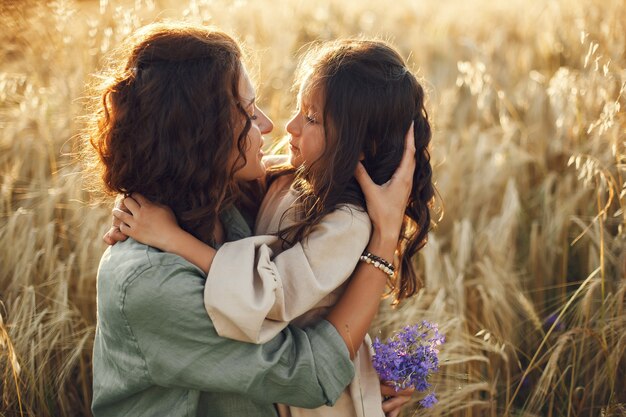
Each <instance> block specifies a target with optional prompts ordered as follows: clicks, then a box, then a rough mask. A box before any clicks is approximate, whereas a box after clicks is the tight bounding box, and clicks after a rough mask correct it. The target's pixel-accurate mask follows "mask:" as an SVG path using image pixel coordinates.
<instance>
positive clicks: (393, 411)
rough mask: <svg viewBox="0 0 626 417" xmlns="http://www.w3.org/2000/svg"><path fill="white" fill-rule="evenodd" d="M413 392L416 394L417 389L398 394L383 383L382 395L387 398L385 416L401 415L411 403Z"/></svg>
mask: <svg viewBox="0 0 626 417" xmlns="http://www.w3.org/2000/svg"><path fill="white" fill-rule="evenodd" d="M413 392H415V389H413V388H407V389H405V390H403V391H398V392H396V390H395V389H393V387H391V386H389V385H386V384H385V383H384V382H381V383H380V393H381V394H382V395H383V398H386V399H385V401H383V412H384V413H385V416H387V417H396V416H397V415H398V414H400V411H402V407H404V406H405V405H406V403H408V402H409V400H410V399H411V395H413Z"/></svg>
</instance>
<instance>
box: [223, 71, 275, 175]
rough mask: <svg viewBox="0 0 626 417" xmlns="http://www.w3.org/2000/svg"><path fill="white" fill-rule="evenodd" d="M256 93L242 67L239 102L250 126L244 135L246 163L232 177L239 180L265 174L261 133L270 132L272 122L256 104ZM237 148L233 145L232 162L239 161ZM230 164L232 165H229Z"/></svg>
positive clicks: (272, 126) (272, 125)
mask: <svg viewBox="0 0 626 417" xmlns="http://www.w3.org/2000/svg"><path fill="white" fill-rule="evenodd" d="M255 98H256V94H255V91H254V86H253V85H252V82H251V81H250V77H249V76H248V72H247V71H246V69H245V68H244V67H242V70H241V76H240V77H239V102H240V104H241V106H242V107H243V109H244V110H245V111H246V112H247V113H248V115H249V116H250V119H251V120H250V121H251V126H250V130H249V131H248V136H247V137H246V148H245V157H246V165H245V166H244V167H243V168H241V169H239V170H238V171H236V172H235V174H234V178H235V179H237V180H241V181H252V180H255V179H258V178H261V177H262V176H263V175H265V165H263V161H261V158H263V150H262V149H261V148H262V147H263V135H264V134H266V133H270V132H271V131H272V129H273V128H274V123H272V121H271V120H270V118H269V117H267V116H266V115H265V113H263V112H262V111H261V110H260V109H259V108H258V107H257V105H256V102H255ZM240 157H241V156H240V154H239V150H238V149H237V148H236V147H235V148H234V149H233V153H232V154H231V160H232V164H235V163H240V162H238V159H240ZM231 166H232V165H231Z"/></svg>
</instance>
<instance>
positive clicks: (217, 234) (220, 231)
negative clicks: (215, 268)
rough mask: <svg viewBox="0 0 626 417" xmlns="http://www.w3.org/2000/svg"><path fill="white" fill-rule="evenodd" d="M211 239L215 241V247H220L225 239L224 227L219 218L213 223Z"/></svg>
mask: <svg viewBox="0 0 626 417" xmlns="http://www.w3.org/2000/svg"><path fill="white" fill-rule="evenodd" d="M213 239H214V240H215V244H217V245H221V244H222V243H224V239H226V231H225V230H224V225H223V224H222V221H221V220H220V219H219V218H218V219H217V220H216V221H215V228H214V229H213Z"/></svg>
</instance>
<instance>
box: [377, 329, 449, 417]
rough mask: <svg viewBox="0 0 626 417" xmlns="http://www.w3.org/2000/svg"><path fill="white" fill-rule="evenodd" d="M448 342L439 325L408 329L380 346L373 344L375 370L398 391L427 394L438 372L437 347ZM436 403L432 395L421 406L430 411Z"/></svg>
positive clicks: (378, 343)
mask: <svg viewBox="0 0 626 417" xmlns="http://www.w3.org/2000/svg"><path fill="white" fill-rule="evenodd" d="M444 342H445V336H444V335H441V334H439V329H438V328H437V325H436V324H432V323H429V322H427V321H423V322H422V323H420V324H416V325H413V326H406V327H404V328H403V329H402V330H401V331H399V332H398V333H396V334H394V335H393V336H392V337H390V338H389V339H387V342H384V343H383V342H381V341H380V339H378V338H376V339H375V340H374V342H373V343H372V347H373V348H374V356H373V358H372V361H373V363H374V369H376V372H377V373H378V375H379V376H380V379H381V380H382V381H385V382H387V383H390V384H391V385H392V386H393V387H394V388H395V390H396V391H400V390H403V389H405V388H409V387H413V388H415V390H416V391H419V392H424V391H427V390H428V389H430V387H431V384H430V383H429V382H428V380H429V379H430V377H431V375H432V374H433V373H435V372H437V371H438V370H439V350H438V347H439V346H440V345H441V344H443V343H444ZM436 402H437V398H436V397H435V393H434V392H431V393H429V394H428V395H426V397H424V398H423V399H422V400H420V404H421V405H422V406H423V407H425V408H429V407H432V406H433V405H434V404H435V403H436Z"/></svg>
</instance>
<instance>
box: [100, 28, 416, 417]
mask: <svg viewBox="0 0 626 417" xmlns="http://www.w3.org/2000/svg"><path fill="white" fill-rule="evenodd" d="M121 50H122V51H123V55H122V57H121V59H120V61H119V66H118V67H116V68H114V69H113V77H111V78H109V79H108V80H107V82H106V83H105V85H104V86H103V91H102V95H101V104H100V109H99V110H98V111H97V113H96V116H95V118H94V119H95V123H94V129H93V131H92V132H91V135H90V138H91V142H92V144H93V146H94V147H95V149H96V151H97V156H98V161H97V162H98V164H97V165H98V166H99V167H100V168H101V169H102V178H103V180H104V184H105V185H106V187H107V188H108V190H109V191H111V192H114V193H130V192H140V193H142V194H144V195H146V196H147V197H149V198H150V199H152V200H154V201H156V202H158V203H160V204H166V205H168V206H170V207H172V210H173V212H174V214H175V215H176V218H177V219H178V221H179V222H180V224H181V226H182V227H183V228H184V230H186V232H188V234H189V235H190V236H194V237H196V238H197V239H198V242H200V243H202V242H204V243H211V244H213V245H214V246H219V245H220V244H222V243H223V242H226V241H231V240H235V239H240V238H243V237H246V236H248V235H250V229H249V226H248V225H247V223H246V221H245V217H250V216H251V215H253V212H254V202H253V201H251V200H250V199H248V198H245V197H244V194H243V193H242V192H241V191H240V189H241V187H251V184H250V182H249V180H252V179H254V178H257V177H258V176H260V175H262V174H263V172H264V166H263V165H262V164H261V163H260V157H261V154H260V145H261V144H262V136H261V135H262V133H267V132H269V131H271V129H272V124H271V121H270V120H269V119H268V118H267V117H265V115H263V114H262V113H261V112H260V111H259V110H258V108H257V107H256V104H255V103H254V100H253V98H254V97H253V94H252V93H253V88H252V86H251V84H250V83H249V80H248V78H247V76H246V75H245V69H244V68H243V66H242V64H241V60H240V50H239V47H238V46H237V44H236V42H234V41H233V40H232V38H230V37H229V36H228V35H226V34H224V33H221V32H219V31H215V30H210V29H206V28H203V27H194V26H189V25H171V24H170V25H152V26H149V27H146V28H144V29H143V30H140V31H139V32H137V33H136V34H135V35H134V36H133V37H131V39H130V43H129V44H128V45H124V46H123V48H122V49H121ZM407 143H408V148H407V152H406V153H405V156H404V158H403V164H402V166H401V168H399V170H398V174H397V176H396V178H395V179H394V180H393V181H391V182H390V183H389V184H387V185H386V186H383V187H378V186H376V185H374V184H373V183H371V182H370V181H368V177H367V175H366V173H365V172H364V171H362V170H361V171H358V173H357V174H356V175H357V178H359V179H360V181H361V182H362V184H363V189H364V190H366V191H367V194H366V195H368V196H374V198H373V199H372V200H371V201H370V200H368V202H369V203H370V204H368V207H369V208H370V215H371V216H372V222H373V232H372V239H371V240H370V243H369V244H368V249H369V250H370V251H371V252H372V253H379V254H381V256H387V257H389V256H391V254H393V251H394V248H395V244H396V242H397V238H398V234H399V232H400V227H401V222H402V213H403V209H404V207H405V205H406V199H407V195H408V192H409V191H408V189H410V183H411V175H412V170H413V167H414V158H413V152H414V150H413V148H412V145H411V142H407ZM380 201H385V204H380V203H379V202H380ZM370 205H371V207H370ZM390 237H391V238H390ZM385 277H386V275H385V274H384V273H382V272H381V271H380V270H377V269H374V268H371V267H367V266H366V265H364V266H363V267H359V268H357V270H356V272H355V276H354V278H353V279H352V282H351V284H350V285H349V286H348V288H347V289H346V291H345V293H344V295H343V297H342V298H341V300H340V301H339V302H338V303H337V304H336V306H335V307H334V308H333V309H332V310H331V312H330V313H329V315H328V317H327V321H326V320H322V321H321V322H320V323H318V324H315V325H312V326H307V327H306V328H304V329H303V330H300V329H298V328H295V327H292V326H289V327H287V328H285V329H283V330H282V331H281V332H280V334H278V335H277V336H276V337H275V338H272V339H271V340H269V341H268V342H267V343H264V344H262V345H252V344H248V343H240V342H235V341H232V340H228V339H225V338H222V337H219V336H218V335H217V333H216V331H215V327H214V325H213V323H212V322H211V320H210V319H209V317H207V316H206V313H205V312H204V309H203V304H202V291H203V287H204V279H203V275H202V274H201V271H199V270H198V269H197V268H196V267H194V266H193V265H192V264H190V263H188V262H186V261H184V260H183V259H182V258H180V257H178V256H175V255H171V254H168V253H164V252H159V251H156V250H154V249H151V248H149V247H147V246H145V245H142V244H139V243H137V242H135V241H132V240H129V241H127V242H124V243H122V244H119V245H115V246H114V247H112V248H109V249H108V250H107V252H106V253H105V255H104V256H103V258H102V261H101V264H100V267H99V270H98V325H97V330H96V340H95V343H94V402H93V406H92V407H93V412H94V415H96V416H106V415H159V414H162V413H164V412H166V413H167V414H168V415H207V416H208V415H224V416H229V415H233V416H234V415H260V416H270V415H271V416H274V415H275V414H276V413H275V409H274V408H273V405H272V403H275V402H284V403H289V404H293V405H297V406H302V407H316V406H319V405H321V404H324V403H326V404H328V405H331V404H333V403H334V402H335V401H336V400H337V398H338V397H339V396H340V393H341V391H342V390H343V388H344V387H345V385H347V383H348V382H349V380H350V379H351V378H352V375H353V368H352V366H351V365H350V363H349V362H348V359H349V353H348V348H349V347H350V346H352V343H356V344H360V343H361V341H362V340H363V338H364V336H365V332H366V329H367V327H368V326H369V323H370V321H371V319H372V318H373V316H374V314H375V312H376V309H377V307H378V303H379V299H380V295H381V293H382V291H383V290H384V286H385V281H386V280H385ZM357 306H358V308H357ZM345 329H350V332H349V333H348V332H346V331H345ZM402 401H404V400H403V399H400V401H399V402H402ZM396 404H397V403H396ZM164 410H166V411H164Z"/></svg>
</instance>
